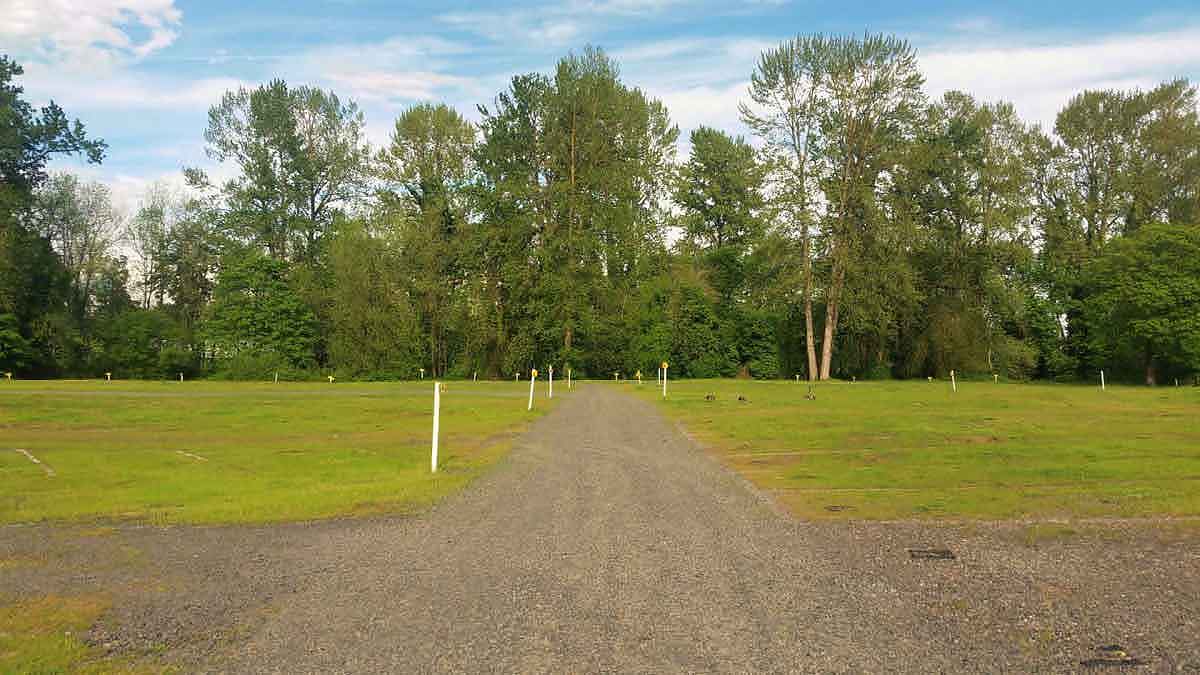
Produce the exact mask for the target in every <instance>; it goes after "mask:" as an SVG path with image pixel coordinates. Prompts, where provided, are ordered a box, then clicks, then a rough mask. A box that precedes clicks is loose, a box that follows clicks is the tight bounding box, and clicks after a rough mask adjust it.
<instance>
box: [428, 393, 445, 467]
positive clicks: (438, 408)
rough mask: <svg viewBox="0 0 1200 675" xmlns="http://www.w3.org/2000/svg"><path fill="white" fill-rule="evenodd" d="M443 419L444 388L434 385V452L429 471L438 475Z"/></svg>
mask: <svg viewBox="0 0 1200 675" xmlns="http://www.w3.org/2000/svg"><path fill="white" fill-rule="evenodd" d="M441 417H442V387H441V383H440V382H437V381H435V382H434V383H433V450H432V451H431V453H430V456H429V471H430V473H437V446H438V422H439V421H440V420H441Z"/></svg>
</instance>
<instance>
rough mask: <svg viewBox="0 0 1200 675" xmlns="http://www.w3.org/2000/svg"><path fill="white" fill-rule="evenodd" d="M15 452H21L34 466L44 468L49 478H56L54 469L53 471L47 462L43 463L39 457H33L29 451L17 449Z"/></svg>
mask: <svg viewBox="0 0 1200 675" xmlns="http://www.w3.org/2000/svg"><path fill="white" fill-rule="evenodd" d="M15 451H16V452H19V453H21V454H22V455H25V457H26V458H27V459H28V460H29V461H31V462H33V463H34V464H37V465H38V466H40V467H42V470H44V471H45V472H46V475H47V476H54V475H55V473H54V469H51V468H50V465H49V464H46V463H45V462H43V461H42V460H40V459H38V458H37V457H34V456H33V455H32V454H31V453H30V452H29V451H28V450H22V449H21V448H16V449H15Z"/></svg>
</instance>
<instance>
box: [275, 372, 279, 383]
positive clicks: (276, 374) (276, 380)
mask: <svg viewBox="0 0 1200 675" xmlns="http://www.w3.org/2000/svg"><path fill="white" fill-rule="evenodd" d="M275 384H279V371H278V370H277V371H275Z"/></svg>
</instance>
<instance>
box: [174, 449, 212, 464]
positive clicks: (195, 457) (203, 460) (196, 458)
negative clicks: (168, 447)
mask: <svg viewBox="0 0 1200 675" xmlns="http://www.w3.org/2000/svg"><path fill="white" fill-rule="evenodd" d="M175 452H177V453H179V454H181V455H183V456H184V457H191V458H192V459H194V460H196V461H198V462H207V461H208V458H207V457H201V456H200V455H193V454H192V453H190V452H188V451H187V450H176V451H175Z"/></svg>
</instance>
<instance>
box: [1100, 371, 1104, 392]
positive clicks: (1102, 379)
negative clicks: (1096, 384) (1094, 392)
mask: <svg viewBox="0 0 1200 675" xmlns="http://www.w3.org/2000/svg"><path fill="white" fill-rule="evenodd" d="M1100 391H1104V371H1103V370H1102V371H1100Z"/></svg>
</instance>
